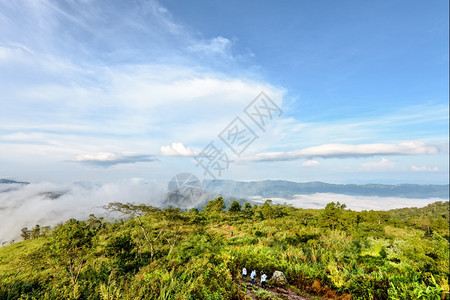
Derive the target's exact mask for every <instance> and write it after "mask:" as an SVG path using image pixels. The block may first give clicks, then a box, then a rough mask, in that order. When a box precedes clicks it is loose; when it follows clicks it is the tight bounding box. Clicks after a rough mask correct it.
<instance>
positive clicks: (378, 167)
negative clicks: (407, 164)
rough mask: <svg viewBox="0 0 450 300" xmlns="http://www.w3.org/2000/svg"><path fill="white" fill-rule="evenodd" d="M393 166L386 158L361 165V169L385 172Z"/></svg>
mask: <svg viewBox="0 0 450 300" xmlns="http://www.w3.org/2000/svg"><path fill="white" fill-rule="evenodd" d="M394 166H395V163H394V162H393V161H390V160H389V159H387V158H384V157H383V158H382V159H381V160H379V161H369V162H365V163H363V164H362V165H361V169H362V170H365V171H386V170H389V169H392V168H393V167H394Z"/></svg>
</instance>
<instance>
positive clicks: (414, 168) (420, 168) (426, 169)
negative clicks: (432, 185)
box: [411, 166, 439, 172]
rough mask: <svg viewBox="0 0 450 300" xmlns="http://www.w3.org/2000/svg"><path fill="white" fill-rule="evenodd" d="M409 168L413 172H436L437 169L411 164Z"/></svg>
mask: <svg viewBox="0 0 450 300" xmlns="http://www.w3.org/2000/svg"><path fill="white" fill-rule="evenodd" d="M411 170H413V171H414V172H437V171H439V168H438V167H427V166H422V167H417V166H411Z"/></svg>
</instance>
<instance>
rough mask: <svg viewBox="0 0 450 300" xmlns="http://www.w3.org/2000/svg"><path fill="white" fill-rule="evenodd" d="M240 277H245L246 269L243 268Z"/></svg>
mask: <svg viewBox="0 0 450 300" xmlns="http://www.w3.org/2000/svg"><path fill="white" fill-rule="evenodd" d="M242 277H243V278H245V277H247V269H246V268H245V267H244V268H243V269H242Z"/></svg>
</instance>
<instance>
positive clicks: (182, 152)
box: [161, 143, 198, 156]
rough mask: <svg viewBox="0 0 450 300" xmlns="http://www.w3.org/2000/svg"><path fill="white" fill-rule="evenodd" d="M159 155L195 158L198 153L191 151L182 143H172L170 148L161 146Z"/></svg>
mask: <svg viewBox="0 0 450 300" xmlns="http://www.w3.org/2000/svg"><path fill="white" fill-rule="evenodd" d="M161 154H162V155H164V156H196V155H197V154H198V152H195V151H193V150H192V149H191V148H189V147H186V146H185V145H183V144H182V143H172V146H169V145H168V146H162V147H161Z"/></svg>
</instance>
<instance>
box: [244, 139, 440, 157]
mask: <svg viewBox="0 0 450 300" xmlns="http://www.w3.org/2000/svg"><path fill="white" fill-rule="evenodd" d="M437 153H439V149H438V148H437V147H435V146H430V145H427V144H425V143H423V142H420V141H410V142H403V143H400V144H380V143H377V144H360V145H348V144H325V145H320V146H315V147H309V148H305V149H300V150H296V151H291V152H267V153H259V154H257V155H256V156H255V157H254V158H253V159H252V160H255V161H282V160H295V159H302V158H313V157H321V158H347V157H369V156H376V155H418V154H437Z"/></svg>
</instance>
